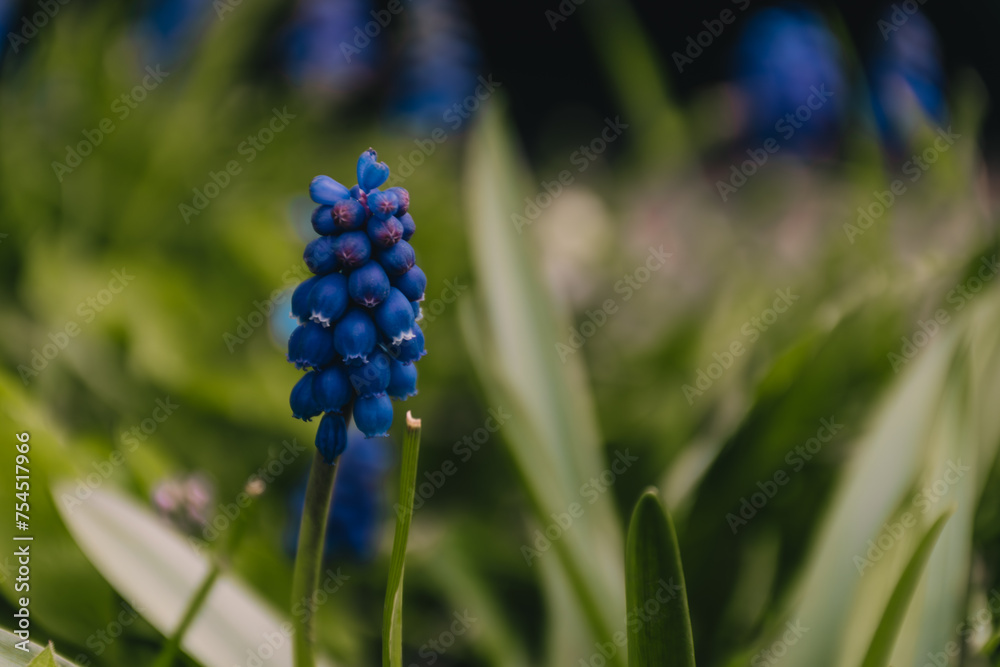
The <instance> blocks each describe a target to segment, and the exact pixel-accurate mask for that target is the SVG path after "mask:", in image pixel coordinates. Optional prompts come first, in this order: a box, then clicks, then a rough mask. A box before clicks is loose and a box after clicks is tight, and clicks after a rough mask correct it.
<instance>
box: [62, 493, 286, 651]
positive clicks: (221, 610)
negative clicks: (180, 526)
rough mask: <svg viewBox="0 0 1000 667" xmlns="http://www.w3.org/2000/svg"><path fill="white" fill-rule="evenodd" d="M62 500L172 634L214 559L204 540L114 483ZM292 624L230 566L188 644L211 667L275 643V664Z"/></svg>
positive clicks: (88, 543)
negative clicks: (189, 535) (113, 487)
mask: <svg viewBox="0 0 1000 667" xmlns="http://www.w3.org/2000/svg"><path fill="white" fill-rule="evenodd" d="M72 491H73V489H72V485H70V484H67V485H66V486H59V485H57V486H56V487H55V488H54V489H53V495H54V496H55V497H57V498H58V497H60V496H61V495H62V493H67V494H72ZM56 504H57V506H58V508H59V511H60V513H61V514H62V518H63V521H64V522H65V523H66V526H67V527H68V528H69V531H70V533H71V534H72V535H73V537H74V538H75V539H76V542H77V544H78V545H79V546H80V548H81V549H82V550H83V552H84V553H85V554H86V555H87V557H88V558H89V559H90V562H91V563H93V565H94V566H95V567H96V568H97V569H98V570H99V571H100V572H101V574H103V575H104V577H105V579H107V581H108V582H109V583H110V584H111V585H112V586H113V587H114V588H115V590H117V591H118V593H119V594H120V595H121V596H122V597H123V598H125V599H126V600H127V601H128V602H129V604H131V605H132V606H133V607H134V608H135V609H136V611H138V612H139V613H140V614H142V616H143V617H144V618H145V619H146V620H148V621H149V622H150V623H151V624H152V625H153V626H154V627H155V628H156V629H157V630H159V631H160V632H161V633H163V634H164V635H166V636H170V635H172V634H173V632H174V631H175V630H176V628H177V626H178V625H179V624H180V623H181V621H182V618H183V616H184V612H185V611H186V610H187V608H188V605H189V603H190V600H191V598H192V596H194V595H195V593H196V592H197V591H198V589H199V587H200V586H201V585H202V583H203V582H204V580H205V577H206V576H207V575H208V572H209V570H210V567H211V564H210V560H209V558H208V557H207V556H205V555H203V554H202V553H201V551H200V547H198V546H196V545H197V544H198V543H196V542H195V541H194V540H191V539H189V538H185V537H183V536H182V535H181V534H179V533H178V532H177V531H176V530H174V529H173V528H172V527H170V526H168V525H167V524H166V523H164V522H163V521H161V520H160V519H159V518H158V517H157V516H155V515H154V514H153V513H152V512H151V511H150V510H148V509H147V508H146V507H143V506H141V505H139V504H137V503H136V502H135V501H133V500H132V499H131V498H128V497H126V496H124V495H121V494H119V493H117V492H115V491H111V490H109V489H107V488H101V489H95V490H94V491H93V492H92V494H91V495H90V496H89V497H88V498H87V499H86V500H84V501H82V502H80V503H79V504H75V505H72V506H67V505H66V504H64V503H56ZM290 626H291V624H290V623H289V622H288V621H287V619H285V618H282V617H281V616H279V615H278V614H277V613H276V612H275V611H273V610H272V609H271V608H270V607H269V606H268V605H267V604H266V603H265V602H264V601H263V600H261V599H260V598H259V597H258V596H257V595H256V594H255V593H254V592H253V591H251V590H250V589H249V588H248V587H246V586H245V585H244V584H243V583H241V582H240V581H239V580H237V579H236V578H234V577H232V576H230V575H228V574H223V575H221V576H220V577H219V578H218V580H217V581H216V582H215V585H214V586H213V587H212V590H211V592H210V594H209V596H208V599H207V600H205V603H204V606H203V607H202V609H201V611H200V612H199V613H198V615H197V616H196V617H195V619H194V621H193V623H192V624H191V626H190V628H188V630H187V632H186V633H185V634H184V639H183V641H182V643H181V647H182V649H183V650H184V652H185V653H187V654H188V655H190V656H191V657H193V658H195V659H196V660H197V661H198V662H200V663H201V664H202V665H204V666H205V667H231V666H232V665H234V664H243V663H244V662H245V661H246V660H247V656H248V655H250V654H257V652H258V651H259V650H260V649H261V648H262V647H263V646H267V648H268V651H270V650H273V657H271V658H270V659H269V661H268V664H272V665H275V666H278V665H282V666H285V667H288V666H290V665H291V664H292V642H291V638H290V637H289V628H290ZM248 652H249V653H248Z"/></svg>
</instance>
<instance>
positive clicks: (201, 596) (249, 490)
mask: <svg viewBox="0 0 1000 667" xmlns="http://www.w3.org/2000/svg"><path fill="white" fill-rule="evenodd" d="M244 492H245V493H246V494H247V495H248V496H249V497H250V499H251V502H253V501H255V500H256V499H257V498H258V497H259V496H260V495H261V494H262V493H263V492H264V483H263V482H261V481H260V480H256V481H253V482H250V483H249V484H247V486H246V487H245V489H244ZM252 507H253V504H251V505H247V507H246V509H244V510H243V512H242V513H241V514H240V515H239V516H238V517H237V518H236V520H235V521H234V522H233V527H232V529H231V531H230V533H229V537H228V539H226V540H224V541H223V542H222V544H221V545H220V547H219V549H218V553H216V554H214V555H212V556H210V557H209V560H210V562H211V566H210V567H209V570H208V574H206V575H205V578H204V579H203V580H202V582H201V585H200V586H198V589H197V590H196V591H195V592H194V595H192V596H191V601H190V602H188V606H187V609H186V610H185V611H184V616H183V618H181V622H180V623H179V624H178V625H177V628H176V629H175V630H174V632H173V634H172V635H170V639H169V640H167V643H166V644H164V646H163V649H162V650H161V651H160V654H159V655H158V656H157V657H156V662H154V663H153V667H171V665H173V664H174V660H175V659H176V658H177V654H178V653H179V652H180V647H181V641H182V640H183V639H184V634H185V633H186V632H187V631H188V628H189V627H191V623H193V622H194V619H195V617H196V616H197V615H198V612H199V611H201V608H202V606H203V605H204V604H205V600H207V599H208V594H209V593H210V592H211V591H212V586H213V585H215V580H216V579H218V578H219V574H220V573H221V572H222V567H223V565H224V564H225V563H227V562H228V561H229V559H230V557H231V556H232V555H233V554H234V553H235V552H236V549H237V548H238V547H239V544H240V542H241V541H242V540H243V534H244V533H245V532H246V526H247V523H248V515H249V513H250V509H251V508H252Z"/></svg>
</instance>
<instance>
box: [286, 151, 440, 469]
mask: <svg viewBox="0 0 1000 667" xmlns="http://www.w3.org/2000/svg"><path fill="white" fill-rule="evenodd" d="M357 176H358V179H359V183H358V184H357V185H355V186H353V187H350V188H348V187H346V186H344V185H342V184H341V183H339V182H337V181H335V180H334V179H332V178H330V177H329V176H317V177H316V178H314V179H313V180H312V182H311V184H310V187H309V194H310V196H311V197H312V200H313V201H314V202H316V204H317V205H318V206H317V208H316V209H315V210H314V211H313V213H312V216H311V222H312V226H313V229H314V230H315V231H316V233H317V234H319V235H320V236H319V238H317V239H315V240H313V241H311V242H310V243H309V244H308V245H307V246H306V249H305V252H304V253H303V259H304V260H305V263H306V266H307V267H308V268H309V270H310V271H312V272H313V273H314V274H316V275H315V276H313V277H311V278H309V279H307V280H305V281H303V282H302V283H301V284H300V285H299V286H298V287H296V288H295V290H294V292H293V293H292V298H291V316H292V318H294V319H295V320H297V321H298V327H297V328H296V329H295V331H293V332H292V335H291V337H290V338H289V341H288V361H290V362H291V363H293V364H295V366H296V367H297V368H299V369H300V370H306V371H307V374H306V375H305V376H304V377H303V378H302V379H301V380H300V381H299V382H298V383H297V384H296V385H295V386H294V387H293V388H292V391H291V395H290V399H289V404H290V405H291V408H292V416H293V417H295V418H297V419H302V420H305V421H310V420H312V419H313V418H314V417H321V418H320V421H319V427H318V429H317V433H316V447H317V448H318V449H319V451H320V453H321V454H322V455H323V458H324V460H326V462H327V463H332V462H333V461H335V460H336V459H337V457H339V456H340V455H341V453H342V452H343V451H344V449H345V448H346V447H347V446H348V441H349V439H348V437H347V435H346V433H347V427H348V424H349V422H350V421H351V419H352V418H353V420H354V423H355V424H356V425H357V427H358V428H359V429H360V430H361V432H362V433H364V435H365V436H366V437H368V438H373V437H380V436H384V435H386V434H387V433H388V431H389V428H390V427H391V426H392V419H393V407H392V400H393V399H395V400H405V399H406V398H408V397H410V396H413V395H415V394H416V393H417V370H416V367H415V365H414V363H415V362H416V361H417V360H419V359H420V357H422V356H423V355H424V354H426V352H425V350H424V337H423V333H422V332H421V331H420V327H418V326H417V324H416V314H417V313H419V302H420V301H421V300H423V298H424V289H425V288H426V286H427V277H426V276H425V275H424V272H423V271H422V270H421V269H420V268H419V267H417V266H416V253H415V251H414V249H413V246H412V245H410V244H409V243H408V242H407V241H406V240H404V239H409V238H411V237H412V236H413V234H414V232H415V231H416V224H415V223H414V221H413V217H412V216H411V214H410V193H409V192H407V191H406V190H405V189H403V188H400V187H393V188H389V189H387V190H385V191H382V190H379V189H378V188H379V186H381V185H382V184H383V183H384V182H385V181H386V179H387V178H388V177H389V168H388V167H387V166H386V164H385V163H384V162H379V161H378V155H377V154H376V153H375V151H374V150H373V149H368V150H366V151H364V152H363V153H362V154H361V157H360V158H359V159H358V166H357ZM397 216H399V217H397Z"/></svg>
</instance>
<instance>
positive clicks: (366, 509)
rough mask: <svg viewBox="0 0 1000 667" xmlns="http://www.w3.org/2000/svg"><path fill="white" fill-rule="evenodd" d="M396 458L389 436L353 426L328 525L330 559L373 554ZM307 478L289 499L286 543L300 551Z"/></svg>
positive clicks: (327, 556) (341, 461)
mask: <svg viewBox="0 0 1000 667" xmlns="http://www.w3.org/2000/svg"><path fill="white" fill-rule="evenodd" d="M391 464H392V448H391V443H390V441H389V439H388V438H368V439H366V438H365V437H364V435H362V433H361V432H360V431H359V430H358V429H357V428H355V427H354V426H351V428H350V429H349V431H348V435H347V449H346V450H345V451H344V453H343V454H341V455H340V459H339V462H338V464H337V465H338V467H339V468H340V469H339V470H338V471H337V484H336V486H335V487H334V490H333V501H332V506H331V508H330V518H329V521H328V522H327V526H326V547H325V549H324V558H325V559H328V560H330V559H337V560H342V559H355V560H360V561H368V560H371V559H372V558H373V557H374V556H375V552H376V550H377V549H378V537H379V526H380V523H381V519H382V516H383V513H384V511H385V493H384V477H385V474H386V472H388V470H389V467H390V465H391ZM306 481H307V480H306V479H305V478H303V480H302V483H301V484H299V486H298V487H297V488H296V489H295V492H294V493H293V494H292V497H291V498H290V501H289V507H290V518H289V523H288V531H287V532H286V536H285V548H286V550H287V551H288V553H289V554H291V555H294V554H295V551H296V547H297V545H298V539H299V524H300V523H301V519H302V507H303V505H304V504H305V494H306Z"/></svg>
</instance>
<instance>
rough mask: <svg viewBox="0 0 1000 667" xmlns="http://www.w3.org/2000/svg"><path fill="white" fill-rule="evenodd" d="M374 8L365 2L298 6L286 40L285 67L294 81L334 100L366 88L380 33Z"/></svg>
mask: <svg viewBox="0 0 1000 667" xmlns="http://www.w3.org/2000/svg"><path fill="white" fill-rule="evenodd" d="M371 9H372V5H371V2H368V1H367V0H302V1H301V2H299V4H298V7H297V8H296V11H295V15H294V17H293V18H292V21H291V25H290V26H289V28H288V32H287V37H286V41H285V68H286V71H287V73H288V76H289V78H290V79H291V80H292V82H293V83H294V84H295V85H297V86H302V87H305V88H309V89H310V90H313V91H317V92H321V93H324V94H328V95H330V96H333V97H341V96H343V95H346V94H348V93H351V92H353V91H355V90H357V89H358V88H360V87H361V86H363V85H364V84H365V83H367V82H368V81H369V80H370V79H371V78H372V76H373V74H374V63H375V61H376V59H377V56H378V53H379V44H380V41H379V38H380V36H381V31H382V27H381V26H380V25H379V24H378V22H376V21H375V20H374V17H373V16H372V14H371ZM370 24H371V25H370ZM373 35H374V36H373Z"/></svg>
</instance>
